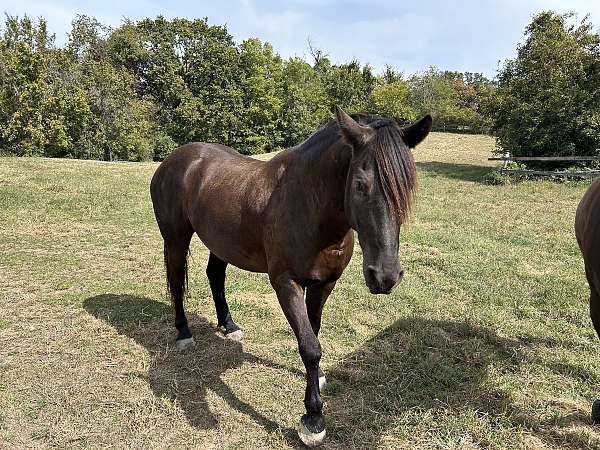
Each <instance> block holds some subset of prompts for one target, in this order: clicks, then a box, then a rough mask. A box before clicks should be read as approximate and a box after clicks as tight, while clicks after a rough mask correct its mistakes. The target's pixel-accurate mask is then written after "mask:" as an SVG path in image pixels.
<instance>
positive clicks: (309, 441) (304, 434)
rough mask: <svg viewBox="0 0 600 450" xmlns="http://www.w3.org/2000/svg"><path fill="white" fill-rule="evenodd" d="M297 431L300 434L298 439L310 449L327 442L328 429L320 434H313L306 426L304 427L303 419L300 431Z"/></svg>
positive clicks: (299, 425)
mask: <svg viewBox="0 0 600 450" xmlns="http://www.w3.org/2000/svg"><path fill="white" fill-rule="evenodd" d="M296 431H297V432H298V437H299V438H300V440H301V441H302V442H303V443H304V445H306V446H308V447H316V446H318V445H321V444H322V443H323V441H324V440H325V431H326V428H323V431H321V432H319V433H313V432H312V431H310V430H309V429H308V428H306V425H304V422H302V419H300V423H299V424H298V429H297V430H296Z"/></svg>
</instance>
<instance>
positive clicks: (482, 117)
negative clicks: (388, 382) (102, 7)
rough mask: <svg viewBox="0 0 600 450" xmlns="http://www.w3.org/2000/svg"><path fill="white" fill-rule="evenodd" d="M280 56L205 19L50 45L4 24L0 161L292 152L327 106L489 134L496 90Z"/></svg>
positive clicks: (34, 27) (21, 23) (17, 21)
mask: <svg viewBox="0 0 600 450" xmlns="http://www.w3.org/2000/svg"><path fill="white" fill-rule="evenodd" d="M310 50H311V55H312V61H311V62H310V63H309V62H306V61H305V60H303V59H301V58H298V57H292V58H288V59H283V58H281V57H280V56H279V55H278V54H277V53H276V52H275V51H274V50H273V47H272V46H271V45H270V44H269V43H266V42H261V41H260V40H259V39H255V38H254V39H248V40H245V41H243V42H242V43H240V44H236V42H234V40H233V38H232V36H231V35H230V34H229V33H228V31H227V29H226V27H224V26H220V25H211V24H209V23H208V21H207V19H198V20H188V19H173V20H167V19H165V18H163V17H157V18H155V19H144V20H140V21H135V22H134V21H129V20H125V21H124V22H123V23H122V24H121V25H120V26H118V27H117V28H114V29H113V28H109V27H106V26H104V25H103V24H102V23H100V22H99V21H97V20H96V19H94V18H92V17H88V16H83V15H80V16H76V17H75V19H74V20H73V22H72V27H71V32H70V33H69V35H68V40H67V42H66V43H65V44H64V45H62V46H58V45H56V43H55V38H54V35H53V34H52V33H51V32H50V31H49V30H48V27H47V24H46V21H45V20H44V19H43V18H39V19H35V20H34V19H31V18H29V17H26V16H25V17H22V18H19V17H13V16H9V15H6V19H5V23H4V27H3V28H2V33H1V36H0V151H2V152H3V153H8V154H15V155H34V156H35V155H37V156H49V157H72V158H89V159H103V160H132V161H140V160H150V159H154V160H160V159H162V158H164V157H165V156H166V155H167V154H168V153H169V152H171V151H172V150H173V149H174V148H176V147H177V146H178V145H180V144H183V143H186V142H191V141H208V142H220V143H223V144H226V145H229V146H232V147H234V148H236V149H238V150H239V151H241V152H243V153H247V154H251V153H262V152H266V151H271V150H274V149H277V148H281V147H289V146H293V145H295V144H298V143H299V142H301V141H302V140H303V139H305V138H306V137H307V136H308V135H310V134H311V133H312V132H314V131H315V130H316V129H317V128H318V127H319V126H320V125H321V124H322V123H324V122H325V121H327V120H328V119H330V118H331V108H332V106H333V105H335V104H337V105H339V106H341V107H342V108H344V109H346V110H347V111H350V112H359V111H369V112H372V113H378V114H381V115H384V116H388V117H395V118H397V119H398V120H400V121H405V122H407V121H411V120H414V119H416V118H417V117H418V116H421V115H423V114H425V113H431V114H433V115H434V117H435V124H436V127H437V129H463V130H481V129H485V128H489V127H491V126H493V125H494V116H493V111H494V104H495V98H496V91H497V86H496V83H495V82H493V81H491V80H489V79H487V78H486V77H484V76H483V75H481V74H477V73H460V72H450V71H442V70H439V69H437V68H434V67H432V68H430V69H428V70H426V71H424V72H421V73H417V74H413V75H410V76H405V75H404V74H403V73H401V72H399V71H397V70H395V69H394V68H391V67H386V69H385V70H384V71H383V73H381V74H376V73H375V72H374V70H373V69H372V67H371V66H369V65H368V64H362V63H361V62H359V61H350V62H347V63H343V64H334V63H332V62H331V60H330V59H329V58H328V57H327V54H326V53H325V52H324V51H322V50H319V49H314V48H311V49H310Z"/></svg>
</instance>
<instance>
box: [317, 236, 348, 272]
mask: <svg viewBox="0 0 600 450" xmlns="http://www.w3.org/2000/svg"><path fill="white" fill-rule="evenodd" d="M352 241H353V240H352V238H351V237H350V238H349V239H345V240H344V242H343V243H342V245H339V246H337V245H336V246H331V247H328V248H326V249H324V250H322V251H321V252H319V253H318V255H317V256H316V258H315V259H314V260H313V261H312V264H311V267H310V269H309V278H310V279H313V280H319V281H331V280H337V279H338V278H339V277H340V276H341V275H342V272H343V271H344V269H345V268H346V266H347V265H348V263H349V262H350V258H352V250H353V242H352Z"/></svg>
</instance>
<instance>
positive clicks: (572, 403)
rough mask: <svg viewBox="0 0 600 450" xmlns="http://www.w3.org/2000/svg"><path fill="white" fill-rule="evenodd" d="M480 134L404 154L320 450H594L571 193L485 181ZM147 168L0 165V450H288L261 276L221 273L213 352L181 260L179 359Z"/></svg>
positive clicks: (337, 325)
mask: <svg viewBox="0 0 600 450" xmlns="http://www.w3.org/2000/svg"><path fill="white" fill-rule="evenodd" d="M492 145H493V143H492V141H491V139H489V138H487V137H482V136H460V135H450V134H436V133H434V134H433V135H432V136H431V137H430V138H428V140H427V142H426V143H425V144H424V145H423V146H422V147H419V149H417V151H416V157H417V160H418V168H419V182H420V187H419V194H418V199H417V208H416V210H415V212H414V218H413V221H412V223H411V225H410V226H409V227H406V228H403V230H402V235H401V240H402V249H401V252H402V255H401V257H402V260H403V263H404V265H405V267H406V269H407V276H406V278H405V281H403V283H402V285H400V286H399V288H398V289H397V290H396V291H395V292H394V294H392V295H391V296H387V297H381V296H380V297H375V296H371V295H369V294H368V291H367V289H366V287H364V283H363V279H362V275H361V271H360V263H361V261H360V260H361V255H360V251H359V249H357V252H356V254H355V257H354V259H353V261H352V263H351V266H350V267H349V269H348V270H347V271H346V273H345V274H344V276H343V278H342V279H341V280H340V282H339V283H338V286H337V287H336V290H335V291H334V294H333V295H332V297H331V298H330V301H329V303H328V305H327V306H326V309H325V316H324V326H323V332H322V344H323V349H324V359H323V367H324V368H325V370H326V371H327V372H328V379H329V381H330V389H329V391H328V392H327V394H326V395H325V400H326V402H327V406H326V414H327V423H328V437H327V441H326V447H327V448H331V449H347V448H374V447H381V448H399V449H413V448H415V449H432V448H439V449H442V448H443V449H448V448H449V449H481V448H513V449H521V448H527V449H542V448H547V449H556V448H563V449H581V448H600V430H598V429H597V428H596V427H594V426H593V425H591V423H590V420H589V418H588V416H589V405H590V403H591V401H592V400H593V399H594V398H595V396H596V395H598V394H600V392H599V391H600V388H599V380H600V358H599V357H598V342H597V337H596V336H595V334H594V332H593V330H592V327H591V323H590V320H589V319H588V316H587V295H588V294H587V285H586V282H585V278H584V276H583V271H582V263H581V258H580V256H579V253H578V250H577V247H576V243H575V240H574V237H573V231H572V221H573V215H574V211H575V207H576V205H577V201H578V199H579V198H580V196H581V195H582V193H583V191H584V190H585V188H586V186H587V184H586V183H563V184H560V183H554V182H547V181H538V182H523V183H518V184H511V185H505V186H492V185H488V184H486V183H485V182H484V180H485V178H486V175H487V174H488V172H489V171H490V164H489V163H488V162H487V160H486V158H487V156H488V154H489V152H490V150H491V148H492ZM155 167H156V165H154V164H109V163H98V162H90V161H69V160H49V159H12V158H5V159H1V160H0V223H1V224H2V225H1V226H0V282H1V284H2V286H3V290H2V292H1V294H0V302H1V304H0V447H2V448H4V447H6V448H32V447H36V448H49V447H59V448H78V447H85V448H88V447H93V448H97V447H114V448H144V449H149V448H161V449H162V448H177V449H179V448H253V449H255V448H290V447H292V448H298V447H299V443H298V440H297V438H296V436H295V432H294V431H293V427H294V426H295V424H296V422H297V420H298V419H299V417H300V415H301V414H302V412H303V405H302V398H303V392H304V381H303V375H302V372H301V370H302V366H301V363H300V360H299V357H298V354H297V351H296V343H295V340H294V338H293V335H292V334H291V332H290V330H289V327H288V325H287V324H286V322H285V319H284V318H283V315H282V313H281V311H280V310H279V307H278V305H277V302H276V300H275V298H274V296H273V294H272V290H271V288H270V286H269V284H268V280H267V278H266V276H264V275H257V274H250V273H245V272H242V271H239V270H237V269H235V268H231V269H229V271H228V282H227V289H228V295H229V298H230V303H231V307H232V310H233V314H234V315H235V318H236V320H237V321H238V323H240V325H241V326H243V328H244V329H245V332H246V338H245V341H244V343H243V344H237V343H232V342H228V341H224V340H222V339H221V338H220V337H218V335H216V334H215V331H214V324H215V318H214V312H213V307H212V300H211V299H210V291H209V287H208V283H207V281H206V279H205V276H204V273H203V272H204V265H205V263H206V258H207V251H206V249H204V248H203V247H202V246H201V245H200V244H199V243H198V242H196V243H195V244H194V246H193V249H192V254H193V260H192V263H191V265H192V269H191V274H190V275H191V292H190V295H191V298H190V300H189V302H188V311H189V316H190V319H191V325H192V330H193V332H194V333H195V337H196V341H197V343H198V344H197V345H196V347H195V348H194V349H193V350H191V351H189V352H187V353H183V354H179V353H177V352H176V351H174V348H173V344H174V342H173V340H174V337H175V333H174V328H173V327H172V325H171V320H172V319H171V311H170V306H169V304H168V301H167V299H166V297H165V288H164V279H163V268H162V243H161V240H160V236H159V233H158V230H157V228H156V226H155V224H154V219H153V215H152V209H151V204H150V200H149V195H148V182H149V179H150V177H151V175H152V173H153V171H154V169H155Z"/></svg>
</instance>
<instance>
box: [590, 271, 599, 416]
mask: <svg viewBox="0 0 600 450" xmlns="http://www.w3.org/2000/svg"><path fill="white" fill-rule="evenodd" d="M588 283H589V285H590V317H591V318H592V324H593V325H594V328H595V329H596V333H597V334H598V337H600V294H599V293H598V290H597V289H596V286H595V283H594V282H593V281H592V277H590V276H589V274H588ZM592 421H593V422H594V423H600V399H597V400H595V401H594V403H593V404H592Z"/></svg>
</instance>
